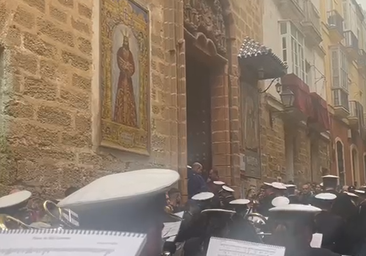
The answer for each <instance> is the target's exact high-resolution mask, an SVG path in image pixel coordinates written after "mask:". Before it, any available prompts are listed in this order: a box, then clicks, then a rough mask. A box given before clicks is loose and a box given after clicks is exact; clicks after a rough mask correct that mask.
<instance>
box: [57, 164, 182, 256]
mask: <svg viewBox="0 0 366 256" xmlns="http://www.w3.org/2000/svg"><path fill="white" fill-rule="evenodd" d="M178 179H179V174H178V172H176V171H173V170H165V169H145V170H139V171H131V172H124V173H117V174H112V175H107V176H104V177H102V178H99V179H97V180H95V181H93V182H92V183H90V184H88V185H86V186H85V187H83V188H81V189H79V190H78V191H76V192H75V193H73V194H71V195H69V196H68V197H66V198H64V199H63V200H61V201H60V202H59V204H58V205H59V207H66V208H69V209H71V210H73V211H74V212H76V213H77V214H78V215H79V220H80V228H81V229H93V230H110V231H126V232H134V233H144V234H147V241H146V245H145V247H144V249H143V251H142V253H141V254H140V255H142V256H159V255H161V252H162V248H163V243H162V228H163V222H166V221H167V217H168V216H169V215H168V214H167V213H165V211H164V207H165V205H166V198H165V193H166V191H167V190H168V189H169V187H170V186H171V185H173V184H174V183H176V182H177V181H178ZM171 220H172V221H176V219H175V218H171Z"/></svg>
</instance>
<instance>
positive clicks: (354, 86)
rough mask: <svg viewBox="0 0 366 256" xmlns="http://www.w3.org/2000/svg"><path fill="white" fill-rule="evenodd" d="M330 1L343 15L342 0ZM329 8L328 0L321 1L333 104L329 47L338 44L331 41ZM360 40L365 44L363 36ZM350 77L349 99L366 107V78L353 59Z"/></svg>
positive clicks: (330, 92)
mask: <svg viewBox="0 0 366 256" xmlns="http://www.w3.org/2000/svg"><path fill="white" fill-rule="evenodd" d="M329 1H332V8H333V9H334V10H337V11H338V13H339V14H341V16H343V10H342V1H339V0H329ZM327 10H328V4H327V0H324V1H320V12H321V20H322V37H323V42H322V46H323V48H324V50H325V52H326V55H325V60H324V63H325V64H324V65H325V76H326V87H327V88H326V90H327V102H328V104H330V105H333V101H332V91H331V87H332V73H331V56H330V54H329V47H330V46H331V45H335V44H337V42H331V40H330V37H329V31H328V28H327V24H328V13H327ZM364 33H365V31H362V33H361V37H362V35H363V34H364ZM359 42H360V46H364V43H363V39H362V38H360V39H359ZM348 77H349V79H350V84H349V100H357V101H359V102H360V103H362V104H363V105H364V107H365V106H366V105H365V104H366V101H365V100H364V98H366V97H362V96H363V95H364V93H365V92H364V83H365V79H364V77H363V76H362V75H361V73H360V72H359V71H358V68H357V64H356V63H355V62H353V61H349V63H348Z"/></svg>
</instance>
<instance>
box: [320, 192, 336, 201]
mask: <svg viewBox="0 0 366 256" xmlns="http://www.w3.org/2000/svg"><path fill="white" fill-rule="evenodd" d="M315 198H316V199H320V200H334V199H336V198H337V196H336V195H335V194H332V193H320V194H317V195H315Z"/></svg>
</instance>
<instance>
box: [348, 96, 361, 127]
mask: <svg viewBox="0 0 366 256" xmlns="http://www.w3.org/2000/svg"><path fill="white" fill-rule="evenodd" d="M349 121H350V122H352V123H353V124H355V125H356V127H355V128H357V129H358V130H361V129H362V128H363V127H364V126H365V120H364V111H363V106H362V104H361V103H360V102H358V101H355V100H351V101H350V102H349Z"/></svg>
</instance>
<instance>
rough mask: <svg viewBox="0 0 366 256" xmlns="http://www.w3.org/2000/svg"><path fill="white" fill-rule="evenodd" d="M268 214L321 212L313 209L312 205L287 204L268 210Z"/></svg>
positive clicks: (318, 209)
mask: <svg viewBox="0 0 366 256" xmlns="http://www.w3.org/2000/svg"><path fill="white" fill-rule="evenodd" d="M269 211H270V212H298V213H317V212H321V211H322V210H321V209H320V208H318V207H314V206H312V205H303V204H287V205H281V206H276V207H273V208H271V209H269Z"/></svg>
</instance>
